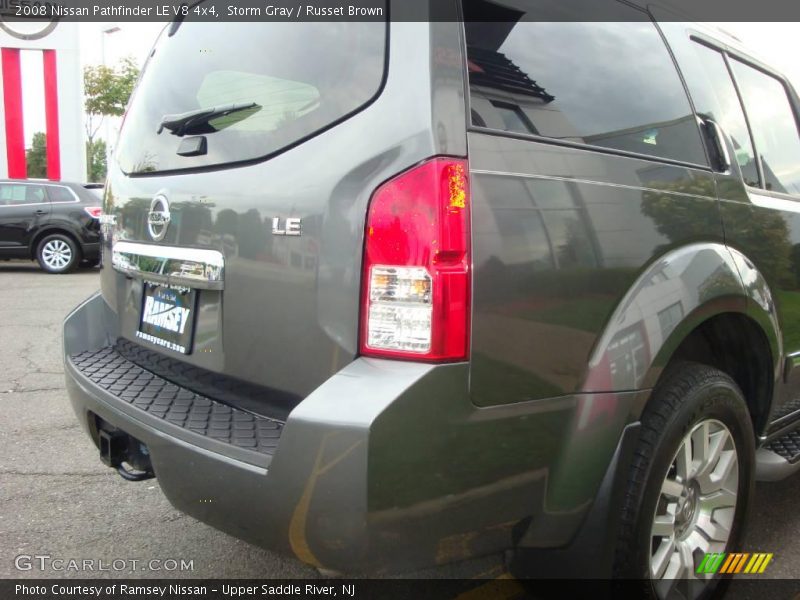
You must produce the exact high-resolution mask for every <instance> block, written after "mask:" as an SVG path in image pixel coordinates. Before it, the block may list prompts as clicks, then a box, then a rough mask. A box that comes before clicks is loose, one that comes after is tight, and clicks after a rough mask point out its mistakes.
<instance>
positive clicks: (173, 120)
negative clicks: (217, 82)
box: [157, 102, 261, 136]
mask: <svg viewBox="0 0 800 600" xmlns="http://www.w3.org/2000/svg"><path fill="white" fill-rule="evenodd" d="M260 108H261V106H259V105H258V104H256V103H255V102H249V103H246V104H227V105H225V106H214V107H211V108H199V109H197V110H190V111H189V112H185V113H180V114H177V115H164V116H163V117H162V118H161V123H160V125H159V127H158V132H157V133H161V132H162V131H164V129H169V130H170V131H171V132H172V133H173V135H177V136H183V135H185V134H186V132H187V131H189V130H191V129H192V128H195V127H197V126H198V125H206V124H208V122H209V121H211V120H212V119H216V118H219V117H225V116H227V115H230V114H233V113H237V112H242V111H245V110H250V109H256V110H258V109H260ZM253 112H256V111H253ZM212 131H216V130H212ZM203 133H208V132H207V131H206V132H203Z"/></svg>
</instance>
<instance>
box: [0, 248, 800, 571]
mask: <svg viewBox="0 0 800 600" xmlns="http://www.w3.org/2000/svg"><path fill="white" fill-rule="evenodd" d="M98 287H99V277H98V272H97V270H96V269H91V270H80V271H78V272H76V273H73V274H70V275H48V274H45V273H44V272H42V271H41V270H39V268H38V266H37V265H36V264H35V263H32V262H0V578H18V577H32V578H40V577H68V578H85V577H110V576H112V577H113V576H118V577H131V576H135V577H156V578H163V577H189V578H311V577H317V576H318V574H317V572H316V571H315V570H314V569H312V568H310V567H307V566H305V565H303V564H302V563H300V562H299V561H297V560H294V559H292V558H289V557H285V556H281V555H277V554H275V553H272V552H268V551H266V550H262V549H259V548H255V547H253V546H251V545H249V544H247V543H245V542H242V541H240V540H237V539H236V538H233V537H230V536H228V535H227V534H224V533H222V532H219V531H217V530H215V529H213V528H211V527H209V526H207V525H204V524H202V523H200V522H198V521H195V520H194V519H192V518H191V517H188V516H185V515H183V514H182V513H179V512H178V511H176V510H175V509H173V508H172V507H171V506H170V504H169V503H168V502H167V500H166V499H165V498H164V496H163V495H162V494H161V492H160V490H159V488H158V484H157V482H156V481H155V480H150V481H145V482H140V483H129V482H126V481H124V480H122V479H121V478H120V477H119V476H118V475H117V474H116V473H115V472H113V471H112V470H111V469H108V468H107V467H105V466H104V465H103V464H101V462H100V460H99V459H98V457H97V451H96V450H95V448H94V446H93V444H92V443H91V442H90V441H89V439H88V438H87V437H86V436H85V435H84V434H83V432H82V430H81V429H80V428H79V426H78V423H77V420H76V418H75V415H74V414H73V412H72V407H71V406H70V404H69V401H68V399H67V395H66V391H65V389H64V374H63V373H64V369H63V366H62V359H61V323H62V321H63V319H64V317H65V316H66V315H67V314H68V313H69V312H70V311H71V310H72V309H73V308H74V307H75V306H77V305H78V304H79V303H80V302H81V301H83V300H84V299H85V298H87V297H88V296H89V295H90V294H92V293H93V292H94V291H95V290H97V289H98ZM742 550H744V551H748V552H772V553H774V555H775V556H774V559H773V561H772V563H771V564H770V566H769V568H768V569H767V572H766V573H765V576H770V577H781V578H792V577H797V576H800V477H795V478H793V479H789V480H786V481H783V482H779V483H772V484H758V486H757V492H756V498H755V503H754V505H753V507H752V510H751V518H750V526H749V533H748V538H747V540H746V543H745V544H743V546H742ZM20 556H21V557H23V558H21V559H20V558H18V557H20ZM37 556H40V557H41V556H49V557H50V559H41V558H38V559H37V558H34V557H37ZM26 557H31V558H26ZM56 559H62V560H64V561H66V562H64V563H63V564H62V563H55V562H54V561H55V560H56ZM70 559H76V560H79V561H84V560H89V561H93V562H92V563H91V564H93V566H94V569H95V570H93V571H92V570H84V569H81V570H71V569H70V567H71V564H70V563H69V562H68V561H69V560H70ZM120 560H122V561H125V564H124V565H123V564H122V563H120V562H117V563H116V564H114V561H120ZM133 561H135V562H133ZM151 561H160V562H155V563H153V562H151ZM172 561H174V563H173V562H172ZM181 561H183V562H184V563H187V564H186V568H185V569H184V570H181V568H180V562H181ZM188 563H190V564H191V569H189V568H188ZM42 565H44V566H45V567H46V568H44V570H42V569H41V568H40V567H41V566H42ZM54 566H60V567H61V569H56V568H54ZM102 566H105V567H106V570H99V569H100V568H101V567H102ZM28 567H30V568H28ZM118 567H119V568H118ZM453 575H457V573H452V572H451V573H449V576H453Z"/></svg>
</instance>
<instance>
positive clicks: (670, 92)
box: [465, 0, 707, 164]
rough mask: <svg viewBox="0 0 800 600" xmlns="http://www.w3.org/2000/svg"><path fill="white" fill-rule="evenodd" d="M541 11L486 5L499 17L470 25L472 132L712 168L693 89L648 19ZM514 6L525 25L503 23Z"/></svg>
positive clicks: (609, 10)
mask: <svg viewBox="0 0 800 600" xmlns="http://www.w3.org/2000/svg"><path fill="white" fill-rule="evenodd" d="M465 2H466V0H465ZM539 4H541V3H539V2H534V1H532V0H530V1H528V2H518V1H514V2H503V1H499V2H491V3H490V2H483V3H482V6H483V8H482V13H481V14H488V15H490V16H491V15H492V14H493V13H492V11H495V12H496V13H497V15H496V16H497V20H496V21H495V22H486V23H483V22H470V23H467V24H466V26H465V28H466V34H467V54H468V65H467V67H468V71H469V80H470V92H471V94H470V98H471V112H472V121H473V124H474V125H477V126H482V127H488V128H490V129H498V130H502V131H507V132H512V133H518V134H525V135H537V136H543V137H547V138H552V139H557V140H564V141H570V142H576V143H581V144H589V145H592V146H601V147H605V148H612V149H616V150H623V151H627V152H635V153H638V154H647V155H651V156H657V157H663V158H669V159H674V160H680V161H685V162H690V163H695V164H706V162H707V161H706V157H705V152H704V150H703V145H702V141H701V138H700V132H699V129H698V126H697V122H696V120H695V117H694V115H693V114H692V111H691V107H690V105H689V100H688V98H687V96H686V91H685V89H684V87H683V85H682V83H681V80H680V77H679V76H678V72H677V70H676V68H675V65H674V63H673V61H672V58H671V56H670V54H669V51H668V50H667V47H666V45H665V44H664V42H663V40H662V38H661V36H660V34H659V32H658V30H657V29H656V27H655V25H654V24H653V23H652V22H651V21H649V20H647V17H646V14H645V13H643V12H640V11H637V10H635V9H633V8H631V7H629V6H627V5H623V4H621V3H618V2H613V1H605V0H597V1H596V2H594V3H593V4H595V5H598V6H599V5H602V7H603V11H604V12H603V15H604V17H605V18H608V19H618V20H619V21H618V22H546V21H544V20H545V19H547V18H548V16H549V15H548V14H546V13H544V12H542V11H540V10H538V9H537V8H536V7H537V6H538V5H539ZM469 6H470V3H468V2H467V3H466V4H465V9H467V8H468V7H469ZM524 7H528V11H527V12H524V13H523V12H521V9H522V8H524ZM512 8H513V10H514V11H516V13H515V14H516V15H517V18H518V19H519V21H518V22H516V23H509V22H499V21H500V20H501V18H502V16H503V15H504V14H506V13H508V11H510V10H512ZM562 16H563V15H562ZM575 17H576V19H579V17H580V15H575ZM539 21H541V22H539Z"/></svg>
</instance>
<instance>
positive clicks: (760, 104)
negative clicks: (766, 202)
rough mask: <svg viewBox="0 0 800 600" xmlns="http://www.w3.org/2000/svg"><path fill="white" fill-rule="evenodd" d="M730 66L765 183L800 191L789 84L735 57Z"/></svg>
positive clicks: (799, 151)
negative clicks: (787, 87) (751, 132)
mask: <svg viewBox="0 0 800 600" xmlns="http://www.w3.org/2000/svg"><path fill="white" fill-rule="evenodd" d="M731 66H732V68H733V73H734V75H735V77H736V82H737V83H738V84H739V91H740V92H741V94H742V100H743V101H744V106H745V109H746V110H747V116H748V118H749V119H750V126H751V127H752V129H753V137H754V138H755V144H756V151H757V152H758V155H759V158H760V159H761V166H762V168H763V170H764V187H765V188H766V189H768V190H772V191H775V192H783V193H787V194H800V137H798V132H797V120H796V119H795V116H794V111H793V110H792V105H791V103H790V102H789V96H788V95H787V93H786V88H785V87H784V86H783V83H781V82H780V81H779V80H778V79H775V78H774V77H772V76H771V75H767V74H766V73H764V72H762V71H758V70H756V69H754V68H752V67H749V66H747V65H745V64H744V63H741V62H739V61H737V60H735V59H732V60H731Z"/></svg>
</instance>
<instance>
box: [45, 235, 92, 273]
mask: <svg viewBox="0 0 800 600" xmlns="http://www.w3.org/2000/svg"><path fill="white" fill-rule="evenodd" d="M36 260H37V261H39V266H41V267H42V269H44V270H45V271H47V272H48V273H54V274H61V273H69V272H70V271H73V270H74V269H75V267H77V266H78V264H80V262H81V251H80V248H78V245H77V244H76V243H75V241H74V240H73V239H72V238H71V237H69V236H68V235H64V234H62V233H53V234H50V235H47V236H45V237H43V238H42V239H41V240H40V241H39V244H38V246H36Z"/></svg>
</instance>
